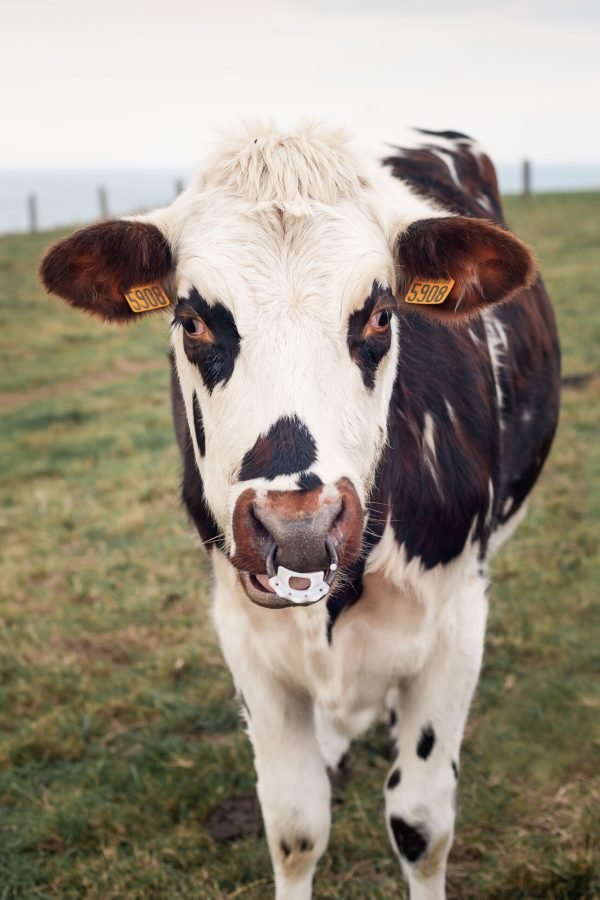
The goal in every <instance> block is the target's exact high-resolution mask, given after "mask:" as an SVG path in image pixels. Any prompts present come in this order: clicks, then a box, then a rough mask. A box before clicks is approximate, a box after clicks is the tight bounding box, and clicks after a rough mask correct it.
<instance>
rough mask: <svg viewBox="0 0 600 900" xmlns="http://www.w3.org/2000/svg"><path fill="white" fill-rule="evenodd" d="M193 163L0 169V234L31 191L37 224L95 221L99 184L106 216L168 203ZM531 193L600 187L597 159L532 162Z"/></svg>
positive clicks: (25, 227)
mask: <svg viewBox="0 0 600 900" xmlns="http://www.w3.org/2000/svg"><path fill="white" fill-rule="evenodd" d="M496 168H497V172H498V178H499V182H500V190H501V193H502V194H505V195H511V194H518V193H520V192H521V190H522V164H521V163H500V164H498V165H497V167H496ZM193 171H194V170H193V168H192V167H191V166H190V167H186V166H180V167H178V166H176V165H173V166H164V167H153V168H145V169H140V168H136V169H133V168H126V167H123V168H100V167H99V168H81V169H16V168H12V169H0V234H10V233H19V232H26V231H29V230H30V224H29V200H28V198H29V197H30V196H32V195H33V196H35V204H36V214H37V229H38V230H39V231H46V230H49V229H52V228H60V227H63V226H64V227H68V226H70V225H78V224H85V223H87V222H93V221H95V220H97V219H98V218H100V217H101V210H100V200H99V189H100V188H103V189H104V191H105V195H106V204H107V211H108V214H109V215H125V214H128V213H133V212H137V211H140V210H144V209H154V208H156V207H158V206H164V205H166V204H168V203H170V202H171V201H172V200H173V199H174V197H175V196H176V193H177V190H178V187H179V185H180V184H183V185H184V186H185V185H187V183H188V182H189V180H190V178H191V177H192V175H193ZM531 173H532V176H531V182H532V190H533V193H554V192H566V191H586V190H587V191H589V190H600V163H545V164H542V163H540V164H536V163H535V162H533V163H532V167H531Z"/></svg>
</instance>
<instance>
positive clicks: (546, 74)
mask: <svg viewBox="0 0 600 900" xmlns="http://www.w3.org/2000/svg"><path fill="white" fill-rule="evenodd" d="M599 23H600V9H599V8H598V4H597V3H596V2H585V0H569V2H567V0H545V2H540V0H529V2H528V3H523V2H515V0H505V2H503V3H499V4H493V5H492V4H482V3H480V2H478V0H455V2H453V3H446V2H442V0H419V2H418V3H415V2H411V3H408V2H403V0H371V2H369V3H366V2H365V3H361V2H358V0H347V2H343V0H329V2H326V0H295V2H288V0H280V2H265V0H258V2H245V3H244V2H241V0H239V2H231V0H221V2H218V3H217V2H215V3H208V2H202V0H197V2H191V0H169V2H158V0H144V2H141V0H140V2H135V0H134V2H130V0H103V2H102V3H91V2H87V3H86V2H84V0H78V2H75V0H54V2H52V3H47V2H46V3H43V2H41V0H19V2H15V0H13V2H12V3H9V2H5V3H4V4H3V6H2V11H1V13H0V84H1V85H2V106H1V110H2V119H1V125H0V232H2V234H0V358H1V360H2V365H1V366H0V414H1V416H2V423H1V428H0V548H1V554H2V572H1V576H0V900H21V898H44V900H47V898H61V900H62V898H84V897H85V898H86V900H90V898H91V900H123V898H127V900H131V898H133V900H138V898H139V900H162V898H168V900H177V898H182V900H183V898H190V897H195V898H201V900H222V898H231V900H233V898H238V897H241V898H243V900H264V898H266V897H270V896H271V895H272V876H271V867H270V863H269V859H268V854H267V849H266V843H265V840H264V836H262V834H261V824H260V818H259V816H258V814H257V810H256V803H255V800H254V772H253V765H252V753H251V750H250V746H249V743H248V740H247V738H246V736H245V735H244V733H243V730H242V728H241V726H240V723H239V715H238V708H237V704H236V702H235V699H234V696H233V686H232V684H231V679H230V676H229V674H228V672H227V670H226V668H225V665H224V662H223V660H222V658H221V654H220V651H219V648H218V646H217V643H216V640H215V636H214V632H213V628H212V625H211V620H210V575H209V573H208V570H207V567H206V564H205V562H204V557H203V555H202V554H201V552H200V550H199V548H198V546H197V541H196V539H195V538H194V536H193V535H192V532H191V529H190V527H189V524H188V522H187V521H186V518H185V515H184V512H183V510H182V508H181V505H180V502H179V479H180V462H179V455H178V452H177V449H176V446H175V440H174V435H173V429H172V425H171V420H170V418H171V416H170V408H169V371H168V363H167V345H168V323H167V322H166V321H165V320H164V319H163V317H162V316H156V317H151V318H150V320H149V321H146V320H144V321H142V322H140V323H136V327H135V328H127V329H119V328H117V327H112V328H109V327H106V326H104V325H103V324H102V323H99V322H96V321H92V320H91V319H90V318H88V317H85V316H84V315H82V314H80V313H78V312H76V311H75V310H72V309H70V308H68V307H67V306H66V305H65V304H64V303H62V302H61V301H60V300H58V299H57V298H55V297H48V296H47V295H45V294H44V292H43V291H42V289H41V287H40V285H39V282H38V279H37V274H36V272H37V265H38V262H39V259H40V257H41V255H42V253H43V252H44V249H45V248H46V247H47V246H48V244H49V243H50V242H51V241H53V240H56V239H57V238H58V237H60V236H62V235H64V234H66V233H67V229H66V228H65V227H64V226H67V225H72V224H73V223H79V222H81V223H84V222H88V221H91V220H93V219H95V218H97V217H99V216H104V215H106V214H116V213H121V212H129V211H132V210H133V209H136V208H140V207H142V208H143V207H151V206H155V205H161V204H163V203H167V202H169V201H170V200H171V199H172V198H173V197H174V196H175V193H176V191H178V190H179V189H180V187H181V184H180V183H181V182H185V181H186V180H187V179H188V178H189V177H190V173H191V172H192V171H193V170H194V167H195V165H196V163H197V161H198V160H199V159H200V157H201V156H202V155H203V153H204V152H205V151H206V150H207V149H210V148H211V147H212V146H213V144H214V142H215V140H216V139H217V138H216V135H217V134H218V131H219V129H222V128H228V127H230V126H231V125H232V124H233V125H235V123H236V121H237V120H239V119H240V118H244V117H245V118H252V117H256V116H258V117H260V118H262V119H269V118H274V119H277V120H279V121H281V122H283V123H284V124H293V122H294V121H295V120H296V119H298V118H300V117H303V116H311V117H313V118H315V117H316V118H319V117H320V118H324V119H327V120H333V121H335V122H338V123H341V124H345V125H347V126H348V128H349V129H350V130H354V131H356V132H358V133H359V134H361V135H366V136H368V137H371V138H374V139H376V140H384V141H385V140H388V141H390V142H392V143H393V142H394V139H395V129H396V127H397V125H396V123H399V124H401V125H406V124H408V125H417V126H421V127H424V128H429V129H434V130H435V129H437V130H443V129H453V130H454V129H456V130H459V131H464V132H466V133H467V134H471V135H472V136H474V137H476V138H477V139H478V140H479V141H480V142H481V143H482V144H483V145H484V147H485V148H486V150H487V151H488V152H489V153H490V155H491V156H492V158H493V159H494V161H495V162H496V163H497V165H498V169H499V173H500V180H501V185H502V189H503V192H504V195H505V196H504V204H505V210H506V215H507V219H508V222H509V224H510V226H511V228H513V230H514V231H515V232H516V233H517V234H519V235H520V236H521V237H522V238H524V239H525V240H527V241H529V242H530V243H531V244H532V245H533V247H534V248H535V250H536V253H537V255H538V259H539V260H540V265H541V269H542V272H543V275H544V278H545V280H546V283H547V286H548V289H549V292H550V295H551V297H552V298H553V300H554V304H555V309H556V313H557V317H558V322H559V330H560V334H561V341H562V347H563V406H562V419H561V425H560V429H559V433H558V436H557V440H556V443H555V446H554V448H553V450H552V454H551V457H550V460H549V462H548V464H547V466H546V468H545V471H544V473H543V477H542V479H541V481H540V484H539V486H538V488H537V490H536V492H535V494H534V496H533V499H532V504H531V511H530V513H529V516H528V518H527V519H526V521H525V523H524V524H523V525H522V526H521V528H520V530H519V531H518V532H517V535H516V536H515V537H514V538H513V539H512V541H511V542H510V543H509V545H508V546H507V547H506V549H505V550H503V552H502V554H501V556H500V558H499V559H498V560H497V562H496V563H495V564H494V572H493V576H494V577H493V587H492V591H491V604H490V619H489V627H488V638H487V643H486V653H485V660H484V668H483V672H482V678H481V681H480V685H479V687H478V690H477V694H476V698H475V702H474V705H473V709H472V712H471V716H470V718H469V723H468V727H467V733H466V739H465V743H464V746H463V751H462V756H461V766H460V772H461V777H460V790H459V794H458V820H457V829H456V839H455V843H454V847H453V850H452V853H451V856H450V864H449V877H448V897H449V898H450V900H452V898H453V900H529V898H539V900H580V898H583V900H592V898H597V897H598V896H600V873H599V860H600V852H599V847H598V837H599V831H600V829H599V826H598V809H600V781H599V778H598V772H599V771H600V758H599V753H598V745H597V743H595V722H596V721H597V711H598V691H597V673H598V671H599V670H600V660H599V658H598V647H599V646H600V640H599V633H600V630H599V629H598V607H597V597H598V586H599V584H600V562H599V555H598V546H599V543H600V529H599V522H600V495H599V492H598V475H599V473H600V433H599V427H598V419H599V417H598V397H599V394H600V377H599V375H598V358H597V354H598V346H599V345H600V304H599V302H598V285H599V284H600V256H599V254H598V248H599V246H600V192H599V191H598V187H599V185H600V139H599V138H600V119H599V117H598V114H597V104H598V96H599V95H600V75H599V64H598V48H599V47H600V32H599ZM524 160H529V161H530V191H529V196H524V195H523V161H524ZM391 760H392V756H391V747H390V742H389V739H388V735H387V729H386V728H385V727H383V726H379V727H377V728H374V729H372V730H371V731H370V732H369V733H368V734H367V735H365V737H364V738H363V739H362V740H361V741H358V742H357V743H356V744H355V745H353V748H352V751H351V755H350V758H349V778H348V780H347V782H346V783H345V784H343V785H338V786H337V787H336V788H335V791H334V805H333V830H332V837H331V842H330V846H329V849H328V851H327V853H326V855H325V856H324V858H323V860H322V861H321V863H320V865H319V872H318V882H317V884H318V886H317V892H316V898H318V900H325V898H329V900H359V898H360V900H367V898H369V900H389V898H392V897H394V898H396V897H400V896H402V888H401V887H400V886H399V885H400V883H401V878H400V872H399V867H398V865H397V862H396V860H395V859H394V857H393V855H392V852H391V849H390V848H389V845H388V840H387V836H386V834H385V828H384V822H383V804H382V786H383V784H384V781H385V778H386V774H387V772H388V771H389V768H390V765H391Z"/></svg>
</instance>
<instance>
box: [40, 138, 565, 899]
mask: <svg viewBox="0 0 600 900" xmlns="http://www.w3.org/2000/svg"><path fill="white" fill-rule="evenodd" d="M40 272H41V278H42V281H43V283H44V285H45V287H46V288H47V290H48V291H50V292H52V293H55V294H58V295H60V296H61V297H63V298H64V299H65V300H67V301H68V302H69V303H70V304H71V305H73V306H74V307H76V308H78V309H83V310H84V311H86V312H88V313H90V314H92V315H94V316H97V317H100V318H102V319H104V320H107V321H109V322H122V323H126V322H132V321H135V320H136V319H137V318H141V316H143V315H151V314H153V313H154V312H155V311H159V310H161V309H163V310H166V311H167V312H168V315H169V318H170V328H171V355H172V382H171V391H172V406H173V416H174V423H175V431H176V435H177V440H178V444H179V448H180V450H181V457H182V460H183V488H182V494H183V501H184V503H185V506H186V507H187V510H188V512H189V515H190V517H191V519H192V521H193V523H194V525H195V527H196V528H197V531H198V533H199V535H200V538H201V541H202V544H203V545H204V547H206V548H207V550H208V553H209V555H210V560H211V563H212V569H213V572H214V621H215V623H216V629H217V632H218V635H219V639H220V643H221V647H222V650H223V654H224V657H225V660H226V662H227V665H228V666H229V669H230V670H231V673H232V676H233V680H234V683H235V687H236V691H237V694H238V696H239V698H240V707H241V709H242V710H243V712H242V715H243V716H244V717H245V719H246V722H247V727H248V732H249V735H250V739H251V741H252V745H253V750H254V756H255V766H256V773H257V791H258V797H259V800H260V804H261V809H262V815H263V819H264V825H265V831H266V837H267V841H268V846H269V851H270V855H271V859H272V865H273V869H274V876H275V895H276V898H277V900H307V898H309V897H310V896H311V893H312V883H313V877H314V873H315V869H316V866H317V862H318V860H319V858H320V857H321V855H322V854H323V852H324V851H325V848H326V846H327V842H328V836H329V829H330V794H331V787H330V777H329V776H330V774H331V773H332V772H333V773H335V772H336V771H337V770H338V767H339V765H340V760H341V759H342V758H343V757H344V755H345V753H346V751H347V749H348V747H349V744H350V742H351V740H352V739H353V738H355V737H356V736H357V735H359V734H361V733H362V732H364V731H365V729H367V728H368V727H369V726H370V725H371V724H372V723H373V722H375V721H376V720H378V718H379V717H380V716H382V715H385V716H388V717H389V722H390V727H391V732H392V736H393V739H394V746H395V750H394V753H395V759H394V761H393V763H392V766H391V769H390V771H389V774H388V776H387V779H386V783H385V786H384V789H383V793H384V798H385V823H386V828H387V831H388V834H389V838H390V841H391V844H392V847H393V850H394V851H395V853H396V854H397V856H398V857H399V860H400V863H401V867H402V870H403V872H404V875H405V878H406V879H407V881H408V884H409V890H410V896H411V900H425V898H427V900H434V898H442V897H443V896H444V893H445V873H446V863H447V857H448V853H449V850H450V846H451V843H452V839H453V829H454V818H455V798H456V791H457V780H458V777H459V768H460V762H459V755H460V746H461V740H462V735H463V730H464V726H465V720H466V717H467V714H468V710H469V706H470V703H471V699H472V695H473V692H474V689H475V686H476V683H477V680H478V676H479V671H480V666H481V661H482V653H483V645H484V632H485V624H486V614H487V606H488V600H487V596H488V586H489V580H488V567H489V562H490V559H491V558H492V556H493V554H494V553H495V551H496V550H497V548H498V547H499V546H500V544H501V543H502V542H503V541H504V540H505V539H506V538H507V537H508V535H509V534H510V533H511V532H512V531H513V530H514V528H515V526H516V525H517V524H518V522H519V521H520V520H521V519H522V517H523V515H524V512H525V509H526V501H527V498H528V496H529V493H530V491H531V489H532V487H533V485H534V483H535V482H536V480H537V478H538V475H539V474H540V471H541V469H542V466H543V464H544V461H545V459H546V456H547V454H548V451H549V449H550V445H551V443H552V439H553V435H554V432H555V429H556V425H557V418H558V408H559V345H558V339H557V334H556V329H555V322H554V317H553V313H552V309H551V305H550V301H549V299H548V296H547V294H546V291H545V289H544V285H543V283H542V280H541V278H540V276H539V274H538V273H537V267H536V262H535V259H534V256H533V253H532V251H531V250H530V249H529V248H528V247H527V246H526V245H525V244H524V243H523V242H522V241H521V240H519V239H518V238H517V237H516V236H514V235H513V234H512V233H511V232H510V231H509V230H508V229H507V227H506V224H505V221H504V218H503V213H502V207H501V202H500V197H499V193H498V186H497V180H496V175H495V171H494V167H493V165H492V163H491V161H490V159H489V158H488V156H487V155H486V154H485V153H484V152H483V151H482V150H481V148H480V147H479V146H478V144H477V143H476V142H475V141H474V140H472V139H470V138H469V137H467V136H465V135H464V134H461V133H459V132H451V131H445V132H433V131H427V130H419V129H407V130H406V131H403V132H402V134H400V133H398V134H397V135H395V143H388V144H374V143H371V142H369V141H367V142H361V141H359V140H356V139H353V138H351V137H349V136H348V135H347V134H346V133H345V132H343V131H340V130H337V129H335V128H329V127H326V126H324V125H322V124H311V123H308V124H302V125H301V126H299V127H298V128H297V129H296V130H292V131H284V130H280V129H278V128H277V127H275V126H248V127H244V128H242V129H240V131H239V132H236V133H234V134H233V135H231V136H228V137H226V138H224V139H223V142H222V144H221V145H220V146H219V147H218V149H217V150H215V151H214V152H213V153H212V154H211V155H210V156H209V157H208V158H207V159H206V160H205V162H204V164H203V165H202V167H201V169H200V172H199V174H198V175H197V177H196V179H195V180H194V182H193V183H192V185H191V186H190V187H189V188H188V189H187V190H186V191H185V192H184V193H183V194H181V195H180V196H179V197H177V199H176V200H175V201H174V202H173V203H172V204H171V205H170V206H168V207H166V208H163V209H159V210H156V211H153V212H150V213H147V214H143V215H139V216H132V217H127V218H121V219H115V220H110V221H105V222H101V223H99V224H95V225H92V226H89V227H86V228H83V229H81V230H79V231H77V232H76V233H75V234H73V235H72V236H70V237H67V238H66V239H64V240H61V241H59V242H58V243H57V244H55V245H54V246H53V247H51V248H50V249H49V251H48V252H47V254H46V256H45V258H44V259H43V261H42V264H41V269H40ZM507 301H510V302H507Z"/></svg>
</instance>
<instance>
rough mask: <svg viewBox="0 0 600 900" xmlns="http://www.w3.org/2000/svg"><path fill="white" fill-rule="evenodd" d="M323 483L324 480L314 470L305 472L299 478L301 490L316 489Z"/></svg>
mask: <svg viewBox="0 0 600 900" xmlns="http://www.w3.org/2000/svg"><path fill="white" fill-rule="evenodd" d="M322 484H323V482H322V481H321V479H320V478H319V476H318V475H315V473H314V472H303V473H302V474H301V475H300V477H299V478H298V487H299V489H300V490H301V491H314V489H315V488H318V487H321V485H322Z"/></svg>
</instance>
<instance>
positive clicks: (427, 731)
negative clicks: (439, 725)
mask: <svg viewBox="0 0 600 900" xmlns="http://www.w3.org/2000/svg"><path fill="white" fill-rule="evenodd" d="M434 744H435V731H434V730H433V728H432V727H431V725H426V726H425V728H424V729H423V731H422V732H421V737H420V738H419V743H418V744H417V756H420V757H421V759H427V758H428V757H429V755H430V753H431V751H432V750H433V745H434Z"/></svg>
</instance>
